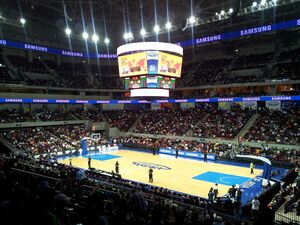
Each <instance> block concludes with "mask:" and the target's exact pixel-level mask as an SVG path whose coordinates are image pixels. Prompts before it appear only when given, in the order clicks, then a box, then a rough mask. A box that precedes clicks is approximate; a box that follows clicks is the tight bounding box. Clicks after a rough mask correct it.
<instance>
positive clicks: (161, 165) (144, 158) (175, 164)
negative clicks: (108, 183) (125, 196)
mask: <svg viewBox="0 0 300 225" xmlns="http://www.w3.org/2000/svg"><path fill="white" fill-rule="evenodd" d="M90 156H91V158H92V162H91V166H92V167H94V168H96V169H101V170H105V171H114V170H115V162H116V161H117V160H118V162H119V164H120V174H121V175H122V177H123V178H125V179H129V180H134V181H138V182H142V183H148V170H149V167H152V168H153V170H154V173H153V177H154V182H153V184H152V185H156V186H161V187H165V188H168V189H171V190H176V191H179V192H183V193H187V194H192V195H197V196H200V197H203V198H207V193H208V191H209V189H210V187H213V186H214V184H215V183H218V185H219V193H220V196H223V195H224V194H226V193H227V192H228V189H229V188H230V186H231V185H232V184H239V185H241V184H242V183H247V182H249V181H250V180H251V179H252V178H254V177H256V176H257V175H259V174H261V173H262V170H260V169H255V171H254V174H250V169H249V167H245V166H236V165H226V164H221V163H215V162H208V163H206V162H202V161H199V160H192V159H186V158H177V159H176V158H175V157H174V156H167V155H155V156H154V155H152V154H149V153H146V152H137V151H128V150H118V151H113V152H109V153H104V154H100V153H95V154H91V155H90ZM87 157H88V156H80V157H74V158H72V165H73V166H75V167H80V168H84V169H87V168H88V159H87ZM59 162H62V163H65V164H69V158H65V159H61V160H59Z"/></svg>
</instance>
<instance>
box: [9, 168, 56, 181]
mask: <svg viewBox="0 0 300 225" xmlns="http://www.w3.org/2000/svg"><path fill="white" fill-rule="evenodd" d="M11 169H12V170H14V171H17V172H21V173H27V174H30V175H33V176H38V177H43V178H46V179H49V180H54V181H59V182H61V180H60V179H57V178H54V177H49V176H45V175H42V174H38V173H33V172H29V171H26V170H20V169H17V168H11Z"/></svg>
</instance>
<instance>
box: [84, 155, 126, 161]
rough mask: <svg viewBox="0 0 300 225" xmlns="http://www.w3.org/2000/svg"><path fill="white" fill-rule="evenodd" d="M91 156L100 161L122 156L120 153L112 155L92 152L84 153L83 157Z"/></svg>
mask: <svg viewBox="0 0 300 225" xmlns="http://www.w3.org/2000/svg"><path fill="white" fill-rule="evenodd" d="M89 156H90V157H91V159H94V160H100V161H105V160H110V159H116V158H120V157H121V156H118V155H111V154H91V155H83V156H82V157H83V158H88V157H89Z"/></svg>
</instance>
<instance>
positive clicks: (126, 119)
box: [103, 110, 142, 131]
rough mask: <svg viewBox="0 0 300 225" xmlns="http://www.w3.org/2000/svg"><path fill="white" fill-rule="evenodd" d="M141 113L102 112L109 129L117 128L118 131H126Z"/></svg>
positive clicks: (130, 111)
mask: <svg viewBox="0 0 300 225" xmlns="http://www.w3.org/2000/svg"><path fill="white" fill-rule="evenodd" d="M141 113H142V112H140V111H134V110H121V111H120V110H117V111H116V110H115V111H103V114H104V116H105V118H106V120H107V122H108V123H109V126H110V127H118V128H119V129H120V131H128V130H129V128H130V127H131V126H132V125H133V123H134V122H135V121H136V119H137V118H138V117H139V115H140V114H141Z"/></svg>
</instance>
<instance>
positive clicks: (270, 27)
mask: <svg viewBox="0 0 300 225" xmlns="http://www.w3.org/2000/svg"><path fill="white" fill-rule="evenodd" d="M297 26H300V19H295V20H289V21H285V22H281V23H275V24H266V25H263V26H258V27H251V28H247V29H242V30H237V31H231V32H227V33H223V34H215V35H211V36H205V37H200V38H196V39H192V40H187V41H182V42H178V43H177V45H179V46H181V47H189V46H193V45H200V44H206V43H210V42H216V41H222V40H229V39H234V38H240V37H243V36H249V35H255V34H261V33H266V32H271V31H276V30H283V29H289V28H293V27H297Z"/></svg>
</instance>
